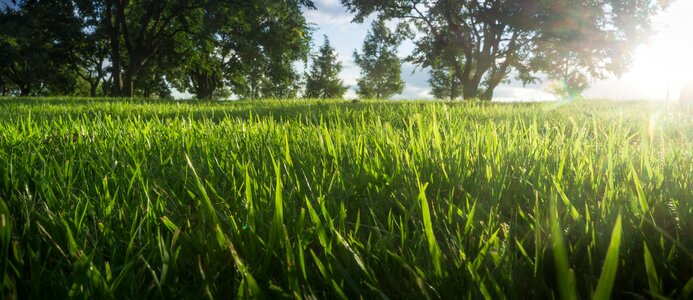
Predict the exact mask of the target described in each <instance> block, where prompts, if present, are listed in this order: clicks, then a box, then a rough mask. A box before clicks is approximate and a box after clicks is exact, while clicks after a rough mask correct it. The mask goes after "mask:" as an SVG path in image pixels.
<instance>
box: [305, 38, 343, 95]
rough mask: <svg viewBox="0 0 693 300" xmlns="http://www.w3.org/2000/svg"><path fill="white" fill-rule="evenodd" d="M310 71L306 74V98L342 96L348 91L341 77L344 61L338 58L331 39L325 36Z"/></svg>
mask: <svg viewBox="0 0 693 300" xmlns="http://www.w3.org/2000/svg"><path fill="white" fill-rule="evenodd" d="M312 62H313V63H312V66H311V68H310V73H309V74H307V75H306V90H305V93H304V97H306V98H320V99H327V98H342V97H344V93H346V91H347V87H346V86H345V85H344V82H343V81H342V80H341V79H339V72H341V71H342V63H341V62H339V60H338V58H337V53H336V51H335V50H334V48H332V46H331V45H330V40H329V39H327V36H325V42H324V43H323V44H322V46H321V47H320V50H318V54H317V55H314V56H313V59H312Z"/></svg>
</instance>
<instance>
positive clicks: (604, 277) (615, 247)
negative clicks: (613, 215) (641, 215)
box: [593, 215, 622, 299]
mask: <svg viewBox="0 0 693 300" xmlns="http://www.w3.org/2000/svg"><path fill="white" fill-rule="evenodd" d="M621 230H622V228H621V215H619V216H618V218H617V219H616V224H615V225H614V230H613V231H612V233H611V242H610V243H609V248H608V250H607V252H606V258H605V259H604V265H603V267H602V273H601V275H599V282H598V283H597V289H596V290H595V291H594V294H593V298H594V299H611V291H612V289H613V287H614V281H615V280H616V272H617V271H618V265H619V248H620V246H621Z"/></svg>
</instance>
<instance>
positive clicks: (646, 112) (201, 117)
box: [0, 98, 693, 299]
mask: <svg viewBox="0 0 693 300" xmlns="http://www.w3.org/2000/svg"><path fill="white" fill-rule="evenodd" d="M0 106H1V107H2V109H0V161H1V162H2V163H1V164H0V225H2V226H0V255H2V257H3V259H4V260H3V262H4V264H5V266H6V267H5V277H4V278H5V279H3V281H2V285H1V288H0V293H2V294H3V295H2V297H3V298H13V297H16V298H42V297H43V296H45V295H51V297H55V298H116V297H124V298H135V297H137V298H176V299H178V298H186V299H187V298H203V297H214V298H223V297H229V296H236V297H266V298H359V297H363V298H384V296H385V297H388V298H416V299H425V298H473V299H478V298H484V297H487V298H493V299H503V298H511V299H512V298H521V299H526V298H530V299H532V298H539V299H555V298H559V297H564V298H571V297H577V298H589V297H592V296H593V295H594V296H597V295H611V296H612V297H614V298H619V297H630V296H633V297H636V295H637V297H643V298H648V297H651V296H652V297H658V298H659V297H665V298H672V299H677V298H678V299H688V298H690V296H691V295H693V294H691V293H692V291H693V279H692V278H693V269H691V267H690V266H691V265H693V237H692V236H691V235H690V234H689V233H690V232H693V203H692V202H691V201H689V200H690V199H692V198H693V191H692V190H691V189H690V187H691V186H693V177H692V176H690V170H691V169H693V160H691V157H690V153H688V149H690V148H691V147H693V119H692V118H691V114H690V112H689V111H687V110H685V109H682V107H681V106H678V105H674V104H661V103H656V104H655V103H601V102H577V103H571V104H566V105H563V106H557V105H556V104H554V103H547V104H506V105H502V104H495V105H493V104H484V103H475V102H464V103H449V102H447V103H446V102H432V101H428V102H404V103H399V102H398V103H392V102H370V101H362V102H359V103H351V102H344V101H305V100H299V101H292V102H286V101H260V102H254V101H253V102H251V101H238V102H168V101H146V100H137V99H131V100H122V99H104V100H98V101H97V100H83V99H54V98H53V99H0ZM653 114H654V115H655V116H659V118H653ZM3 203H4V204H6V208H7V209H5V205H3ZM619 216H620V217H619ZM3 217H4V220H5V221H6V222H5V223H2V219H3ZM2 251H5V252H2ZM616 269H618V270H617V272H616ZM395 275H396V276H395ZM596 291H599V293H597V292H596ZM593 293H595V294H593Z"/></svg>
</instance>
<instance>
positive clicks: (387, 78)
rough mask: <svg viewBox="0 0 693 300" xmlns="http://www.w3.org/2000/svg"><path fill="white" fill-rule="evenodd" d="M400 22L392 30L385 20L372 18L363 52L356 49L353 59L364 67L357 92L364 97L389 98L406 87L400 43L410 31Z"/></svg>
mask: <svg viewBox="0 0 693 300" xmlns="http://www.w3.org/2000/svg"><path fill="white" fill-rule="evenodd" d="M406 28H407V27H403V26H400V27H398V28H397V30H395V31H391V30H390V29H389V28H387V26H385V21H383V20H377V21H375V22H373V25H372V27H371V30H370V31H369V32H368V35H367V36H366V39H365V40H364V42H363V47H362V50H361V51H362V52H361V53H358V51H354V61H355V62H356V64H357V65H358V66H359V67H360V68H361V78H359V80H358V89H357V90H356V93H357V94H358V95H359V96H360V97H363V98H375V99H387V98H390V97H391V96H392V95H394V94H398V93H401V92H402V91H403V90H404V85H405V83H404V81H403V80H402V78H401V74H400V73H401V72H402V62H401V60H400V59H399V57H398V56H397V47H399V45H400V43H401V42H402V40H403V39H405V38H406V35H407V34H408V33H409V31H408V30H406Z"/></svg>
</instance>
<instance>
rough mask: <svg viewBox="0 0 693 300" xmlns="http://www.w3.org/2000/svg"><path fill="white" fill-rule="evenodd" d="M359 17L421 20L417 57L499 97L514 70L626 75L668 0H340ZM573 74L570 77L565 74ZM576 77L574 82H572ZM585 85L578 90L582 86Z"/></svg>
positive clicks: (478, 91)
mask: <svg viewBox="0 0 693 300" xmlns="http://www.w3.org/2000/svg"><path fill="white" fill-rule="evenodd" d="M340 2H341V3H342V4H344V5H345V6H346V7H347V8H348V9H349V11H351V12H353V13H355V14H356V20H357V21H363V20H364V19H365V18H366V17H367V16H369V15H372V14H377V15H378V16H379V17H380V18H384V19H388V20H399V21H401V22H403V23H406V24H408V25H411V26H414V27H415V28H416V29H417V31H418V34H417V35H416V37H417V38H416V39H415V40H414V43H415V45H416V48H415V50H414V53H413V54H412V55H411V56H410V57H409V60H410V61H413V62H414V63H416V64H418V65H419V66H421V67H428V66H435V64H439V66H440V67H443V68H452V69H454V70H456V71H455V72H454V74H455V76H456V77H457V80H459V82H460V85H461V93H462V97H463V98H464V99H474V98H480V99H483V100H491V99H492V98H493V93H494V89H495V88H496V87H497V86H498V85H499V84H501V83H502V82H503V81H505V80H508V79H509V78H508V77H509V76H510V74H515V75H516V78H517V79H518V80H520V81H522V82H523V83H529V82H533V81H536V80H537V78H536V74H538V73H546V74H549V76H550V77H551V79H559V80H563V81H564V82H566V83H568V84H570V83H573V82H575V83H582V82H584V81H582V80H577V79H580V78H581V77H579V76H576V75H575V73H578V74H582V75H584V76H586V77H588V78H600V77H603V76H605V75H607V74H620V73H622V72H623V71H625V70H626V68H627V67H628V64H629V62H630V61H631V60H632V53H633V51H634V50H635V48H636V46H637V45H639V44H641V43H642V42H643V40H644V39H645V38H647V37H648V36H649V34H650V27H651V19H652V17H653V16H654V15H655V13H656V12H658V11H659V10H661V9H662V8H663V7H666V6H667V4H668V1H659V0H645V1H639V2H637V3H632V1H624V0H606V1H583V0H564V1H517V0H489V1H472V0H460V1H433V2H428V1H419V0H379V1H372V0H340ZM566 73H568V76H567V77H566V76H563V75H564V74H566ZM569 79H570V80H569ZM577 87H578V86H577V85H576V86H574V87H571V88H570V90H571V91H577V90H578V89H577Z"/></svg>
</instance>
